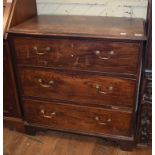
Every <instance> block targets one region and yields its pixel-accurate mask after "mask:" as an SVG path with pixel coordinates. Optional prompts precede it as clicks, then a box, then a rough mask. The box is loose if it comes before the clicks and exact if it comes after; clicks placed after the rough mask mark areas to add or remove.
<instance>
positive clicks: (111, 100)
mask: <svg viewBox="0 0 155 155" xmlns="http://www.w3.org/2000/svg"><path fill="white" fill-rule="evenodd" d="M19 74H20V79H21V86H22V90H23V92H22V94H23V95H24V96H32V97H39V98H46V99H58V100H63V101H72V102H77V103H81V104H95V105H106V106H123V107H133V104H134V101H135V94H136V93H135V88H136V81H135V80H127V79H121V78H116V77H109V76H97V75H87V74H77V73H73V72H72V73H69V72H68V73H65V72H59V71H52V70H43V69H42V70H41V69H26V68H24V69H20V70H19Z"/></svg>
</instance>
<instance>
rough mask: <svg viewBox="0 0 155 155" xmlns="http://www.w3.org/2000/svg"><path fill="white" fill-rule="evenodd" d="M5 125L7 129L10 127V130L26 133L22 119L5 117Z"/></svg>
mask: <svg viewBox="0 0 155 155" xmlns="http://www.w3.org/2000/svg"><path fill="white" fill-rule="evenodd" d="M3 123H4V126H5V127H8V128H10V129H13V130H16V131H19V132H23V133H24V132H25V127H24V123H23V120H22V119H21V118H16V117H6V116H4V118H3Z"/></svg>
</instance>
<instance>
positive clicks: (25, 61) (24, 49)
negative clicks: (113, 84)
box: [14, 38, 140, 74]
mask: <svg viewBox="0 0 155 155" xmlns="http://www.w3.org/2000/svg"><path fill="white" fill-rule="evenodd" d="M14 46H15V52H16V59H17V63H18V64H22V65H34V66H46V67H54V68H63V69H72V70H87V71H96V72H114V73H126V74H127V73H130V74H136V73H137V69H138V65H139V63H138V62H139V59H138V58H139V51H140V48H139V47H140V45H139V44H138V43H123V42H110V41H96V40H76V39H72V40H69V39H50V40H47V39H36V38H15V39H14Z"/></svg>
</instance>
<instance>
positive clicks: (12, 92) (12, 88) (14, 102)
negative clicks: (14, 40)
mask: <svg viewBox="0 0 155 155" xmlns="http://www.w3.org/2000/svg"><path fill="white" fill-rule="evenodd" d="M3 47H4V49H3V50H4V52H3V64H4V65H3V67H4V68H3V83H4V85H3V90H4V93H3V101H4V106H3V107H4V109H3V112H4V115H5V116H12V117H20V116H21V113H20V107H19V102H18V96H17V89H16V84H15V78H14V73H13V68H12V62H11V60H10V53H9V47H8V44H7V42H5V43H4V46H3Z"/></svg>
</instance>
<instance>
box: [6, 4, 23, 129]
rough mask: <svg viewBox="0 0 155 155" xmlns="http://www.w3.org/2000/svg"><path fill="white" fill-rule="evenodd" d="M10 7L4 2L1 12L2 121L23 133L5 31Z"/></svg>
mask: <svg viewBox="0 0 155 155" xmlns="http://www.w3.org/2000/svg"><path fill="white" fill-rule="evenodd" d="M12 5H13V4H12V3H7V2H6V1H5V5H4V12H3V13H4V14H3V115H4V117H3V120H4V125H6V126H9V127H11V128H15V129H17V130H18V131H23V129H24V124H23V121H22V119H21V115H22V114H21V109H20V105H19V98H18V93H17V88H16V81H15V76H14V69H13V65H12V58H11V55H10V48H9V45H8V38H7V31H8V29H9V28H10V27H9V22H11V13H12Z"/></svg>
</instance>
